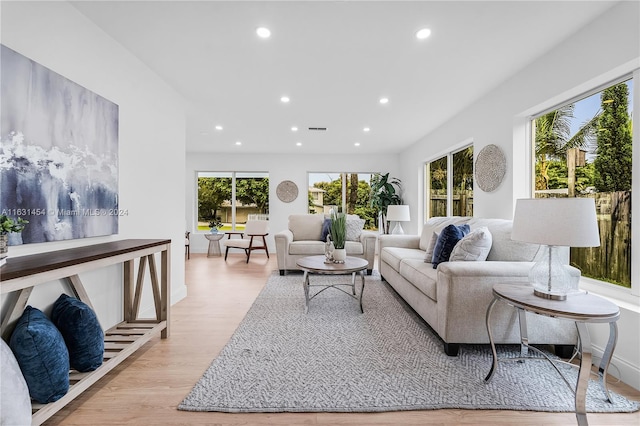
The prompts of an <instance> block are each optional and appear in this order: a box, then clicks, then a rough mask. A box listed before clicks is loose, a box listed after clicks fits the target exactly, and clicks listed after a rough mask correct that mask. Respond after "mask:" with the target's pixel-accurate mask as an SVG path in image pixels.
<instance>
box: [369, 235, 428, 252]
mask: <svg viewBox="0 0 640 426" xmlns="http://www.w3.org/2000/svg"><path fill="white" fill-rule="evenodd" d="M378 241H379V243H380V250H382V249H383V248H385V247H402V248H413V249H419V248H420V236H419V235H388V234H383V235H380V237H379V238H378Z"/></svg>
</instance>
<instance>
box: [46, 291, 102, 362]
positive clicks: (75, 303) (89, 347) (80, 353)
mask: <svg viewBox="0 0 640 426" xmlns="http://www.w3.org/2000/svg"><path fill="white" fill-rule="evenodd" d="M51 320H52V321H53V323H54V324H55V326H56V327H58V330H60V333H61V334H62V337H64V341H65V343H66V344H67V348H68V349H69V363H70V364H71V367H73V368H75V369H76V370H78V371H80V372H85V371H93V370H95V369H96V368H98V367H100V366H101V365H102V360H103V358H104V332H103V331H102V327H100V322H98V317H97V316H96V314H95V312H93V310H92V309H91V308H90V307H89V306H88V305H87V304H86V303H84V302H82V301H81V300H78V299H76V298H75V297H71V296H69V295H66V294H61V295H60V297H58V300H56V303H54V304H53V311H52V312H51Z"/></svg>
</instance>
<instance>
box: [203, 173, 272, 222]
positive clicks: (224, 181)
mask: <svg viewBox="0 0 640 426" xmlns="http://www.w3.org/2000/svg"><path fill="white" fill-rule="evenodd" d="M197 207H198V228H197V229H198V230H199V231H206V230H208V229H210V228H211V226H212V225H214V224H215V225H217V227H218V229H220V230H223V231H224V230H227V231H231V230H242V229H244V225H245V223H246V222H247V220H249V219H269V174H268V173H262V172H198V206H197Z"/></svg>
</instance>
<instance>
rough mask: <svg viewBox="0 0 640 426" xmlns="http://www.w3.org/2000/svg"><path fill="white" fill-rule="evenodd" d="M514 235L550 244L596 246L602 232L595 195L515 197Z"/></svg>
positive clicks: (513, 237) (514, 236) (523, 239)
mask: <svg viewBox="0 0 640 426" xmlns="http://www.w3.org/2000/svg"><path fill="white" fill-rule="evenodd" d="M511 239H512V240H517V241H526V242H528V243H536V244H546V245H549V246H568V247H597V246H599V245H600V233H599V232H598V222H597V219H596V205H595V201H594V200H593V198H538V199H521V200H517V201H516V211H515V214H514V216H513V229H512V231H511Z"/></svg>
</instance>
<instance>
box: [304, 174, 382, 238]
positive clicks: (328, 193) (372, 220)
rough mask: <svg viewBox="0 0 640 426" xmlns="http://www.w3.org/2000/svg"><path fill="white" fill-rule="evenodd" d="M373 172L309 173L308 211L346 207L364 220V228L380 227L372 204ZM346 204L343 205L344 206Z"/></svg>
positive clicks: (338, 209)
mask: <svg viewBox="0 0 640 426" xmlns="http://www.w3.org/2000/svg"><path fill="white" fill-rule="evenodd" d="M371 175H372V174H371V173H309V213H313V214H329V212H330V211H331V210H332V209H333V210H334V211H345V212H346V213H348V214H356V215H358V216H359V217H360V218H362V219H364V220H365V229H377V226H378V225H377V217H376V214H375V210H374V209H373V208H371V206H370V203H369V200H370V191H371V186H370V182H371ZM345 205H346V206H347V208H346V209H343V206H345Z"/></svg>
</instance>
